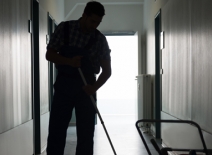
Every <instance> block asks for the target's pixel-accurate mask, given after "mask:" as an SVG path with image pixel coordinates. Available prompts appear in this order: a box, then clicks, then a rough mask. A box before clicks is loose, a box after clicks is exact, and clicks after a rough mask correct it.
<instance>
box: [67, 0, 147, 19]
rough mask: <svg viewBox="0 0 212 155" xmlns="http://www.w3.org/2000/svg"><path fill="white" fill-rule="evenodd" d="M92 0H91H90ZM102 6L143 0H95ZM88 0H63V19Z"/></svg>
mask: <svg viewBox="0 0 212 155" xmlns="http://www.w3.org/2000/svg"><path fill="white" fill-rule="evenodd" d="M90 1H92V0H90ZM97 1H98V2H100V3H102V4H103V5H104V6H107V5H140V4H143V2H144V0H97ZM87 2H88V0H64V5H65V7H64V15H65V19H68V18H69V17H70V16H71V15H72V14H73V13H74V12H75V10H77V9H78V7H80V6H85V5H86V3H87Z"/></svg>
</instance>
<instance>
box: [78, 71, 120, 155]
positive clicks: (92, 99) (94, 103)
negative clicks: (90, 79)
mask: <svg viewBox="0 0 212 155" xmlns="http://www.w3.org/2000/svg"><path fill="white" fill-rule="evenodd" d="M78 71H79V73H80V76H81V78H82V80H83V82H84V84H85V86H86V85H87V82H86V80H85V77H84V75H83V73H82V70H81V68H78ZM90 98H91V101H92V103H93V106H94V108H95V110H96V112H97V115H98V116H99V119H100V121H101V124H102V125H103V128H104V130H105V133H106V135H107V138H108V140H109V142H110V145H111V147H112V149H113V153H114V155H116V151H115V149H114V147H113V144H112V141H111V140H110V136H109V134H108V132H107V129H106V127H105V125H104V122H103V120H102V117H101V115H100V113H99V110H98V108H97V106H96V102H95V100H94V98H93V96H92V95H90Z"/></svg>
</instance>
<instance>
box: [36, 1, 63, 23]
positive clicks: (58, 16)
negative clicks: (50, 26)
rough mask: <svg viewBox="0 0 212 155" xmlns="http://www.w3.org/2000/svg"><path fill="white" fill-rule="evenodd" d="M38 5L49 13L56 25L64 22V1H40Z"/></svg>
mask: <svg viewBox="0 0 212 155" xmlns="http://www.w3.org/2000/svg"><path fill="white" fill-rule="evenodd" d="M39 4H40V6H41V7H42V8H43V9H44V10H46V11H47V12H49V13H50V15H51V16H52V17H53V19H54V20H55V21H56V23H58V24H59V23H60V22H61V21H63V20H64V0H40V1H39Z"/></svg>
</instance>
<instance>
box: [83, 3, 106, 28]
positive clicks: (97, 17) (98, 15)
mask: <svg viewBox="0 0 212 155" xmlns="http://www.w3.org/2000/svg"><path fill="white" fill-rule="evenodd" d="M104 15H105V9H104V6H103V5H102V4H101V3H99V2H96V1H91V2H88V3H87V5H86V7H85V9H84V12H83V15H82V22H81V23H82V28H83V30H84V31H85V32H90V31H94V30H95V29H96V28H97V27H98V26H99V24H100V23H101V21H102V18H103V16H104Z"/></svg>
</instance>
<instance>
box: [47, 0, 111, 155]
mask: <svg viewBox="0 0 212 155" xmlns="http://www.w3.org/2000/svg"><path fill="white" fill-rule="evenodd" d="M104 15H105V10H104V6H103V5H102V4H100V3H99V2H95V1H92V2H88V3H87V5H86V7H85V9H84V12H83V15H82V17H81V18H80V19H78V20H71V21H66V22H61V23H60V24H59V25H58V26H57V28H56V29H55V32H54V34H53V35H52V37H51V39H50V42H49V44H48V46H47V52H46V59H47V60H48V61H51V62H53V63H55V64H56V66H57V69H58V75H57V79H56V82H55V84H54V89H55V93H54V97H53V102H52V106H51V112H50V121H49V136H48V144H47V155H63V154H64V148H65V143H66V132H67V128H68V125H69V122H70V119H71V116H72V110H73V108H75V113H76V130H77V148H76V155H93V143H94V142H93V136H94V128H95V114H96V111H95V109H94V107H93V105H92V102H91V99H90V97H89V95H93V97H94V98H95V100H96V95H95V93H96V91H97V90H98V89H99V88H100V87H101V86H102V85H103V84H104V83H105V82H106V81H107V79H108V78H109V77H110V76H111V63H110V60H111V59H110V49H109V47H108V43H107V40H106V38H105V36H104V35H102V34H101V32H99V31H98V30H97V27H98V26H99V24H100V22H101V21H102V18H103V16H104ZM79 67H80V68H81V69H82V72H83V73H84V76H85V78H86V81H87V83H88V85H86V86H85V85H84V84H83V81H82V79H81V77H80V74H79V72H78V68H79ZM100 68H101V73H100V76H99V77H98V79H97V80H96V76H95V75H96V74H98V73H99V72H100Z"/></svg>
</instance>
